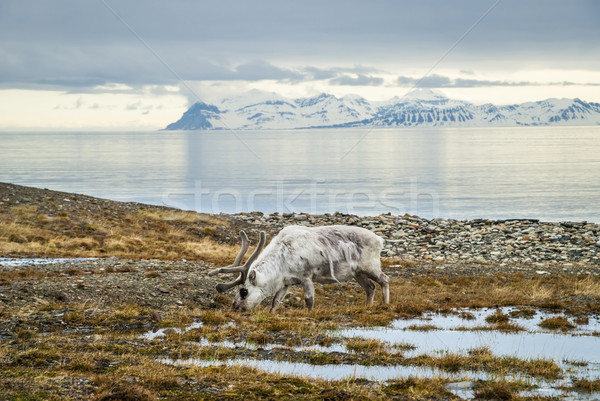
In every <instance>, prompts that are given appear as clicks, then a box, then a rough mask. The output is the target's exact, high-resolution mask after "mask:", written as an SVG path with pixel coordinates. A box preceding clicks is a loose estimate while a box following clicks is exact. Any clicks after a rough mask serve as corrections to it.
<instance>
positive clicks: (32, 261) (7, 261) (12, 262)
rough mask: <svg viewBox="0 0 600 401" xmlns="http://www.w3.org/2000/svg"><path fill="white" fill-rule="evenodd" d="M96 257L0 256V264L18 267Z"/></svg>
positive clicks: (71, 261)
mask: <svg viewBox="0 0 600 401" xmlns="http://www.w3.org/2000/svg"><path fill="white" fill-rule="evenodd" d="M96 259H97V258H0V266H6V267H20V266H37V265H51V264H58V263H76V262H84V261H87V260H96Z"/></svg>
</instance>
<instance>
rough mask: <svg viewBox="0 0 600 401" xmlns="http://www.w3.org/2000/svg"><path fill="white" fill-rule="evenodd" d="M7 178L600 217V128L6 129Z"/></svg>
mask: <svg viewBox="0 0 600 401" xmlns="http://www.w3.org/2000/svg"><path fill="white" fill-rule="evenodd" d="M0 181H2V182H9V183H14V184H20V185H27V186H33V187H38V188H48V189H52V190H58V191H65V192H74V193H80V194H86V195H91V196H96V197H101V198H108V199H112V200H118V201H134V202H142V203H149V204H154V205H165V206H170V207H176V208H180V209H184V210H195V211H199V212H205V213H222V212H223V213H239V212H252V211H260V212H263V213H274V212H278V213H281V214H283V213H301V212H306V213H311V214H323V213H335V212H340V213H349V214H356V215H361V216H375V215H379V214H381V213H391V214H394V215H403V214H406V213H408V214H412V215H418V216H420V217H424V218H428V219H433V218H451V219H474V218H482V219H539V220H542V221H589V222H596V223H598V222H600V127H518V128H398V129H387V128H377V129H310V130H269V131H148V132H86V131H81V132H73V131H70V132H0Z"/></svg>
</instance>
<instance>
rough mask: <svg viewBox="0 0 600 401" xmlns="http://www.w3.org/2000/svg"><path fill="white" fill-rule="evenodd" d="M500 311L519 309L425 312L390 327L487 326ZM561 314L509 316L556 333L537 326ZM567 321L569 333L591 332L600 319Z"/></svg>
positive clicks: (599, 328) (529, 326)
mask: <svg viewBox="0 0 600 401" xmlns="http://www.w3.org/2000/svg"><path fill="white" fill-rule="evenodd" d="M498 310H499V311H501V312H502V313H503V314H505V315H509V316H510V314H511V313H517V312H518V311H519V309H518V308H514V307H504V308H498V309H496V308H483V309H480V310H472V309H459V310H457V314H448V315H440V314H427V315H426V316H425V317H423V318H417V319H398V320H394V321H393V322H392V328H395V329H408V328H409V327H410V326H423V325H433V326H435V327H437V328H438V329H442V330H457V329H460V328H463V329H473V328H476V327H487V326H489V324H488V323H487V322H486V321H485V318H486V317H488V316H489V315H492V314H494V312H496V311H498ZM460 313H466V314H469V315H470V316H471V319H468V320H467V319H464V318H461V317H460ZM557 316H563V317H564V315H562V314H555V313H545V312H542V311H539V310H536V311H535V315H533V316H532V317H531V318H524V317H512V316H511V317H510V322H511V323H513V324H516V325H518V326H521V327H523V328H524V329H525V331H529V332H545V333H556V331H553V330H548V329H543V328H541V327H540V326H539V324H540V323H541V321H542V320H544V319H547V318H549V317H557ZM568 320H569V322H571V324H573V325H574V326H576V327H575V329H573V330H570V331H569V332H568V333H569V334H592V333H594V332H599V331H600V319H599V318H598V317H597V316H590V317H588V320H589V321H588V323H587V324H584V325H577V324H576V323H575V322H574V319H573V318H568Z"/></svg>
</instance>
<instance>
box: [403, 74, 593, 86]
mask: <svg viewBox="0 0 600 401" xmlns="http://www.w3.org/2000/svg"><path fill="white" fill-rule="evenodd" d="M396 83H397V84H398V85H399V86H410V87H415V88H478V87H489V86H572V85H582V86H597V85H600V84H598V83H593V82H592V83H575V82H569V81H561V82H534V81H500V80H495V81H494V80H485V79H464V78H450V77H446V76H442V75H437V74H432V75H428V76H425V77H422V78H414V77H407V76H399V77H398V78H397V79H396Z"/></svg>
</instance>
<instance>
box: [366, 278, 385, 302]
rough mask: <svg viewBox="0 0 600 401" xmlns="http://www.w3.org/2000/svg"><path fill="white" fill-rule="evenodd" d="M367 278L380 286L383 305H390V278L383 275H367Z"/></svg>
mask: <svg viewBox="0 0 600 401" xmlns="http://www.w3.org/2000/svg"><path fill="white" fill-rule="evenodd" d="M369 278H370V279H371V280H373V281H375V282H376V283H377V284H379V285H380V286H381V294H382V295H383V303H384V304H386V305H388V304H389V303H390V278H389V277H388V276H386V275H385V274H384V273H379V274H369Z"/></svg>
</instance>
